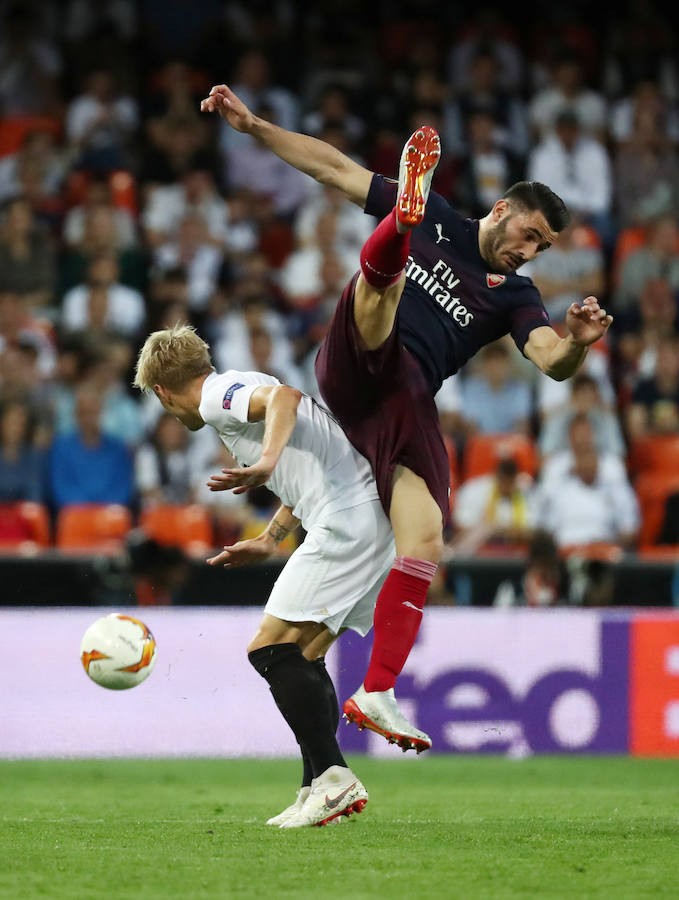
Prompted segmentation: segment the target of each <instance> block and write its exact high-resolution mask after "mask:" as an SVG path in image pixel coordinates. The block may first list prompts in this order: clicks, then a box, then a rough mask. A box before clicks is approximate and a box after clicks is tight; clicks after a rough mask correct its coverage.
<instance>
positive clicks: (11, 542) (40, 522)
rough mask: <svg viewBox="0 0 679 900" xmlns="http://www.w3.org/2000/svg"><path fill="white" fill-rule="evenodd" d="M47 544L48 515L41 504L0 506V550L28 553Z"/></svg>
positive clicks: (22, 503)
mask: <svg viewBox="0 0 679 900" xmlns="http://www.w3.org/2000/svg"><path fill="white" fill-rule="evenodd" d="M49 542H50V525H49V514H48V512H47V509H46V507H45V506H43V505H42V503H32V502H29V501H21V502H18V503H3V504H0V550H9V551H19V552H22V551H29V550H34V549H36V548H38V547H47V546H48V545H49Z"/></svg>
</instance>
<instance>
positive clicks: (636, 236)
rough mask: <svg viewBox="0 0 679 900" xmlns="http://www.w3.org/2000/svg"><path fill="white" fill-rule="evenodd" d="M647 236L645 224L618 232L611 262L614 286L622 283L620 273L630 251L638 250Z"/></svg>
mask: <svg viewBox="0 0 679 900" xmlns="http://www.w3.org/2000/svg"><path fill="white" fill-rule="evenodd" d="M646 236H647V232H646V229H645V228H644V227H643V226H634V227H630V228H623V229H622V231H621V232H620V233H619V234H618V237H617V239H616V241H615V247H614V248H613V261H612V263H611V280H612V283H613V287H617V286H618V285H619V284H620V275H621V272H622V267H623V266H624V264H625V260H626V259H627V257H628V256H629V255H630V253H633V252H634V251H635V250H638V249H639V247H641V246H643V243H644V241H645V240H646Z"/></svg>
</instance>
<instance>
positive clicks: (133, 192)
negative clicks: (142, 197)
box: [66, 169, 139, 215]
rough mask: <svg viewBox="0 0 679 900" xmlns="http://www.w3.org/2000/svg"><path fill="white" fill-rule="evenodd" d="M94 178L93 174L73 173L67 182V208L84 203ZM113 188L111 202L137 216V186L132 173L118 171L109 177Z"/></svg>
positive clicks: (80, 170) (82, 171)
mask: <svg viewBox="0 0 679 900" xmlns="http://www.w3.org/2000/svg"><path fill="white" fill-rule="evenodd" d="M91 178H92V174H91V172H87V171H84V170H82V169H77V170H76V171H74V172H71V173H70V174H69V176H68V179H67V182H66V206H67V207H68V208H70V207H73V206H79V205H80V204H81V203H83V201H84V199H85V195H86V193H87V186H88V185H89V183H90V180H91ZM108 182H109V185H110V188H111V202H112V204H113V205H114V206H115V207H118V208H119V209H127V210H129V212H131V213H132V214H133V215H136V214H137V212H138V209H139V203H138V198H137V184H136V182H135V179H134V176H133V175H132V173H131V172H127V171H125V170H123V169H116V170H115V171H113V172H111V173H110V174H109V176H108Z"/></svg>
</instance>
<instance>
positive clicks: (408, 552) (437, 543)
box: [396, 528, 443, 563]
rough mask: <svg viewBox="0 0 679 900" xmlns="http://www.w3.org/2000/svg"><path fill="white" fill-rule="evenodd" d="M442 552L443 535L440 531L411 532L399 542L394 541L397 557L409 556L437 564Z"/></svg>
mask: <svg viewBox="0 0 679 900" xmlns="http://www.w3.org/2000/svg"><path fill="white" fill-rule="evenodd" d="M442 552H443V535H442V533H441V529H440V528H439V529H438V531H432V530H429V529H423V530H422V531H420V532H413V533H410V534H408V535H407V536H406V537H404V538H402V539H400V540H399V538H398V537H397V539H396V553H397V555H398V556H411V557H413V558H414V559H426V560H427V561H428V562H434V563H438V562H439V560H440V559H441V554H442Z"/></svg>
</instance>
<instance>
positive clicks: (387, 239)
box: [361, 210, 410, 290]
mask: <svg viewBox="0 0 679 900" xmlns="http://www.w3.org/2000/svg"><path fill="white" fill-rule="evenodd" d="M409 249H410V230H408V231H406V232H405V234H401V233H400V232H399V231H398V230H397V228H396V213H395V211H394V210H392V211H391V212H390V213H388V215H386V216H385V217H384V219H382V221H381V222H380V224H379V225H378V226H377V228H376V229H375V230H374V231H373V233H372V234H371V235H370V237H369V238H368V240H367V241H366V242H365V244H364V245H363V249H362V250H361V272H362V273H363V277H364V278H365V280H366V281H367V282H368V284H369V285H370V286H371V287H374V288H377V290H384V288H388V287H389V285H391V284H395V283H396V282H397V281H398V280H399V278H400V277H401V273H402V272H403V270H404V268H405V264H406V262H407V260H408V251H409Z"/></svg>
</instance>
